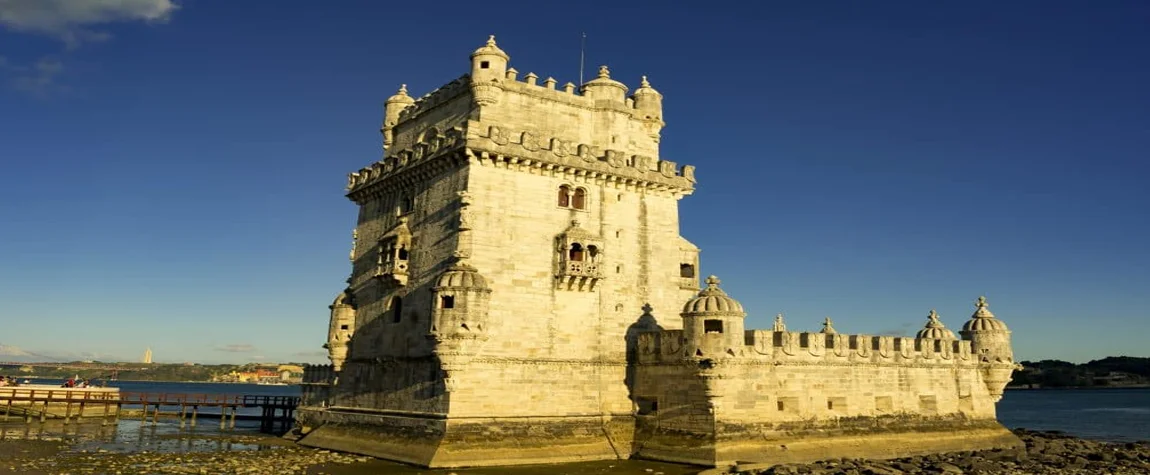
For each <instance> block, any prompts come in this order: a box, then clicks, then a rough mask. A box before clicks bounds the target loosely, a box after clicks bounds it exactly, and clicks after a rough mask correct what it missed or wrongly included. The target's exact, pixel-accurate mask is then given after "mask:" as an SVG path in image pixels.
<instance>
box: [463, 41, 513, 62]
mask: <svg viewBox="0 0 1150 475" xmlns="http://www.w3.org/2000/svg"><path fill="white" fill-rule="evenodd" d="M487 55H491V56H498V57H500V58H503V60H504V61H507V60H509V59H511V57H510V56H508V55H507V53H506V52H504V51H503V50H501V49H499V46H498V45H496V44H495V35H491V36H489V37H487V44H485V45H483V46H481V47H479V49H477V50H475V52H474V53H471V58H472V59H474V58H475V57H476V56H487Z"/></svg>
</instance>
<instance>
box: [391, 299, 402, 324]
mask: <svg viewBox="0 0 1150 475" xmlns="http://www.w3.org/2000/svg"><path fill="white" fill-rule="evenodd" d="M401 318H403V297H396V298H393V299H391V323H399V320H400V319H401Z"/></svg>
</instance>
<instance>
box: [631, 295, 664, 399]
mask: <svg viewBox="0 0 1150 475" xmlns="http://www.w3.org/2000/svg"><path fill="white" fill-rule="evenodd" d="M654 310H655V308H654V307H652V306H651V304H649V303H645V304H643V314H642V315H640V316H639V319H638V320H635V323H632V324H631V325H630V326H628V327H627V333H626V334H625V335H624V336H623V339H624V341H626V343H627V374H626V376H625V377H624V379H623V384H626V385H627V397H629V398H630V399H631V401H632V402H634V401H635V370H636V368H635V365H636V364H638V362H639V355H638V351H639V350H638V348H639V334H640V333H647V332H661V331H663V327H662V326H661V325H659V321H658V320H656V319H655V316H654V315H652V314H651V312H652V311H654Z"/></svg>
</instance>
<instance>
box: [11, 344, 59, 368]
mask: <svg viewBox="0 0 1150 475" xmlns="http://www.w3.org/2000/svg"><path fill="white" fill-rule="evenodd" d="M0 361H11V362H14V363H34V362H38V361H54V358H49V357H46V356H44V355H37V354H35V353H32V352H30V351H27V350H25V349H23V348H20V347H18V346H12V345H5V344H3V343H0Z"/></svg>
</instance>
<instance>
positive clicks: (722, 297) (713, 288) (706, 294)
mask: <svg viewBox="0 0 1150 475" xmlns="http://www.w3.org/2000/svg"><path fill="white" fill-rule="evenodd" d="M719 282H720V281H719V278H718V277H715V276H713V275H712V276H710V277H707V288H705V289H703V290H701V291H699V295H697V296H696V297H694V298H692V299H691V300H688V301H687V304H686V305H684V306H683V316H684V317H687V316H724V315H726V316H736V317H745V316H747V313H746V312H744V311H743V305H742V304H740V303H739V301H738V300H735V299H733V298H731V297H729V296H727V293H726V292H723V289H720V288H719Z"/></svg>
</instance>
